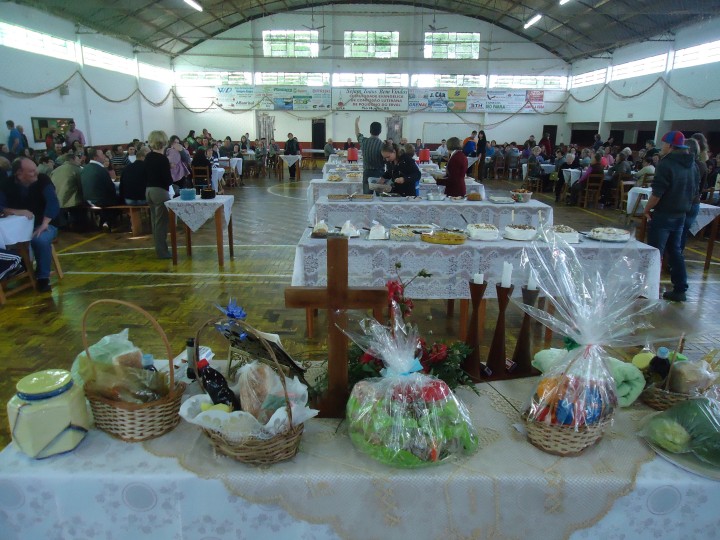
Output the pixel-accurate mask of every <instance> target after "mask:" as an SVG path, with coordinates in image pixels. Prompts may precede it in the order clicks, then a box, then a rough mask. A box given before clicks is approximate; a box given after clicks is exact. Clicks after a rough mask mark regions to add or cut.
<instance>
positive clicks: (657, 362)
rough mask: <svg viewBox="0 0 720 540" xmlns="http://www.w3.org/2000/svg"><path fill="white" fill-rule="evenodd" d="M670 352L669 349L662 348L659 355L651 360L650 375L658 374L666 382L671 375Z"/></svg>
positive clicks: (659, 349)
mask: <svg viewBox="0 0 720 540" xmlns="http://www.w3.org/2000/svg"><path fill="white" fill-rule="evenodd" d="M669 356H670V351H669V350H668V348H667V347H660V348H658V350H657V354H656V355H655V356H654V357H653V359H652V360H650V373H656V374H657V375H659V376H660V378H661V379H662V380H663V381H664V380H665V379H666V378H667V376H668V375H669V374H670V360H669V359H668V357H669Z"/></svg>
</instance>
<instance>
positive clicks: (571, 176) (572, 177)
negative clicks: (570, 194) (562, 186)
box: [563, 169, 582, 186]
mask: <svg viewBox="0 0 720 540" xmlns="http://www.w3.org/2000/svg"><path fill="white" fill-rule="evenodd" d="M563 176H564V177H565V182H568V183H569V184H570V185H571V186H572V185H573V184H574V183H575V182H577V181H578V180H580V177H581V176H582V171H581V170H580V169H563Z"/></svg>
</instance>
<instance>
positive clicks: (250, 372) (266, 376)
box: [237, 361, 275, 421]
mask: <svg viewBox="0 0 720 540" xmlns="http://www.w3.org/2000/svg"><path fill="white" fill-rule="evenodd" d="M274 375H275V374H274V372H273V369H272V368H271V367H270V366H268V365H267V364H264V363H262V362H258V361H255V362H251V363H249V364H245V365H244V366H242V367H241V368H240V370H239V371H238V382H237V389H238V390H237V392H238V395H239V396H240V403H242V410H243V411H245V412H248V413H250V414H252V415H253V416H254V417H255V418H258V419H259V417H260V413H261V411H262V406H263V403H265V399H266V398H267V396H268V394H269V393H270V387H271V384H272V383H273V381H274V379H275V377H274ZM268 418H269V417H268ZM265 421H267V419H266V420H265Z"/></svg>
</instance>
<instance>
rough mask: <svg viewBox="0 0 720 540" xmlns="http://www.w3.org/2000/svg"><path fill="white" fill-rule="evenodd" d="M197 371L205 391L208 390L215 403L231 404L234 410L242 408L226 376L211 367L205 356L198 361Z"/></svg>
mask: <svg viewBox="0 0 720 540" xmlns="http://www.w3.org/2000/svg"><path fill="white" fill-rule="evenodd" d="M197 372H198V375H200V379H202V383H203V387H204V388H205V392H207V394H208V395H209V396H210V399H212V401H213V403H214V404H215V405H217V404H218V403H225V404H226V405H230V406H231V407H232V409H233V411H239V410H240V400H239V399H238V398H237V396H236V395H235V393H234V392H233V391H232V390H230V387H229V386H228V383H227V381H226V380H225V377H223V375H222V373H220V372H219V371H218V370H216V369H213V368H211V367H210V363H209V362H208V361H207V360H206V359H205V358H203V359H202V360H200V361H199V362H198V363H197Z"/></svg>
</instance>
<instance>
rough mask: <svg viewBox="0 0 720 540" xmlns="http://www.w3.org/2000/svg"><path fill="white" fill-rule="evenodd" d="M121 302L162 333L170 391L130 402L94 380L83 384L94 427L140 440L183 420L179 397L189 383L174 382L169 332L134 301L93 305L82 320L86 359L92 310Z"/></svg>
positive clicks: (163, 432)
mask: <svg viewBox="0 0 720 540" xmlns="http://www.w3.org/2000/svg"><path fill="white" fill-rule="evenodd" d="M107 304H110V305H113V304H114V305H121V306H125V307H128V308H130V309H132V310H134V311H136V312H138V313H140V314H141V315H143V316H144V317H145V318H146V319H147V320H148V321H149V322H150V324H151V325H152V327H153V328H154V329H155V331H156V332H157V333H158V334H159V335H160V338H161V339H162V342H163V344H164V345H165V350H166V353H167V357H168V386H167V388H168V392H167V394H165V395H164V396H162V397H160V398H159V399H157V400H154V401H150V402H147V403H130V402H126V401H117V400H112V399H108V398H107V397H105V396H103V395H101V393H100V392H98V391H97V390H96V389H95V388H94V386H93V384H92V382H91V381H90V382H86V383H85V384H84V389H85V397H87V400H88V401H89V402H90V407H91V409H92V412H93V417H94V419H95V427H97V428H98V429H100V430H102V431H105V432H106V433H108V434H110V435H112V436H113V437H116V438H118V439H121V440H123V441H125V442H140V441H146V440H148V439H154V438H155V437H159V436H161V435H164V434H165V433H167V432H168V431H170V430H172V429H173V428H174V427H175V426H177V425H178V423H179V422H180V415H179V414H178V413H179V411H180V400H181V398H182V395H183V393H184V392H185V388H186V385H185V383H183V382H176V381H175V369H174V367H173V363H172V358H173V354H172V350H171V348H170V342H169V341H168V338H167V335H165V332H164V331H163V329H162V327H161V326H160V324H159V323H158V322H157V320H155V318H154V317H153V316H152V315H150V314H149V313H148V312H147V311H145V310H144V309H142V308H141V307H139V306H136V305H135V304H131V303H130V302H125V301H122V300H111V299H103V300H97V301H95V302H93V303H92V304H90V305H89V306H88V307H87V309H86V310H85V313H84V315H83V319H82V338H83V345H84V347H85V354H86V355H87V358H88V359H89V360H90V361H92V357H91V353H90V345H89V342H88V336H87V319H88V317H89V315H90V312H91V310H93V308H94V307H96V306H99V305H107Z"/></svg>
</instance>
